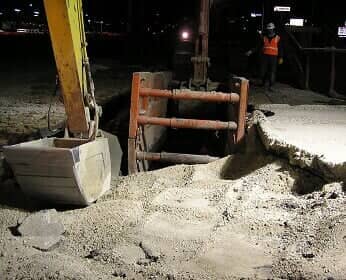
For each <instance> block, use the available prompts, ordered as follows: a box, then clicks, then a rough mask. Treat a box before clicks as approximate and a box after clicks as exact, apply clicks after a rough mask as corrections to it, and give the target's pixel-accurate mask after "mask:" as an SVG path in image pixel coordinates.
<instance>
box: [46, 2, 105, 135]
mask: <svg viewBox="0 0 346 280" xmlns="http://www.w3.org/2000/svg"><path fill="white" fill-rule="evenodd" d="M44 6H45V10H46V15H47V21H48V27H49V33H50V38H51V41H52V46H53V51H54V56H55V61H56V66H57V69H58V74H59V80H60V84H61V89H62V94H63V99H64V104H65V110H66V115H67V128H68V131H69V132H70V133H71V134H72V135H73V137H77V138H90V137H92V135H94V136H95V133H96V132H95V130H96V129H97V125H98V116H99V114H100V111H99V110H98V109H99V108H98V107H97V104H96V101H95V96H94V84H93V81H92V79H91V74H90V64H89V60H88V55H87V51H86V47H87V44H86V38H85V32H84V20H83V9H82V0H44Z"/></svg>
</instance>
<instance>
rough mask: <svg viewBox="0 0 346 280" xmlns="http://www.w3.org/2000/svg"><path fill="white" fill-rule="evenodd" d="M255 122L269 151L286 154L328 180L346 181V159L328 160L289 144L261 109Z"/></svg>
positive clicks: (292, 161) (294, 161)
mask: <svg viewBox="0 0 346 280" xmlns="http://www.w3.org/2000/svg"><path fill="white" fill-rule="evenodd" d="M253 118H254V124H255V125H256V127H257V131H258V134H259V136H260V139H261V141H262V143H263V145H264V146H265V148H266V150H267V151H270V152H273V153H275V154H277V155H279V156H284V157H286V158H287V159H288V160H289V163H290V164H292V165H294V166H298V167H300V168H302V169H306V170H309V171H310V172H312V173H314V174H316V175H317V176H320V177H322V178H324V179H325V180H326V181H327V182H334V181H343V182H344V183H345V182H346V161H345V162H343V163H341V164H334V163H331V162H327V161H326V160H325V159H324V158H323V157H321V156H320V155H315V154H311V153H309V152H307V151H305V150H303V149H301V148H299V147H297V146H295V145H292V144H289V143H287V142H286V141H285V139H283V138H282V137H281V136H279V135H277V134H275V132H274V129H273V127H272V126H271V125H270V121H269V120H268V119H267V118H266V116H265V115H264V114H263V113H262V112H261V111H258V110H256V111H254V114H253Z"/></svg>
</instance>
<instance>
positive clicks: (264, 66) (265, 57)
mask: <svg viewBox="0 0 346 280" xmlns="http://www.w3.org/2000/svg"><path fill="white" fill-rule="evenodd" d="M280 41H281V38H280V36H279V35H277V34H276V32H275V25H274V23H272V22H270V23H268V24H267V26H266V32H265V34H264V35H263V36H261V40H260V42H259V43H258V45H257V47H255V48H254V49H251V50H249V51H247V52H246V56H250V55H251V54H253V53H255V52H258V51H261V60H260V61H261V67H260V76H261V79H262V84H261V85H262V86H264V87H265V86H266V81H267V80H268V81H269V88H268V90H269V91H274V90H273V85H274V83H275V78H276V70H277V64H282V63H283V58H282V44H281V42H280Z"/></svg>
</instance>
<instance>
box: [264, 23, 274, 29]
mask: <svg viewBox="0 0 346 280" xmlns="http://www.w3.org/2000/svg"><path fill="white" fill-rule="evenodd" d="M266 28H267V29H274V28H275V24H274V23H272V22H269V23H268V24H267V27H266Z"/></svg>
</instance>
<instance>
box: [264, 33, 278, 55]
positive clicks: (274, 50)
mask: <svg viewBox="0 0 346 280" xmlns="http://www.w3.org/2000/svg"><path fill="white" fill-rule="evenodd" d="M279 42H280V36H279V35H276V36H275V37H274V38H273V39H271V40H269V39H268V37H266V36H264V37H263V53H264V54H267V55H274V56H278V55H279Z"/></svg>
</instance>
